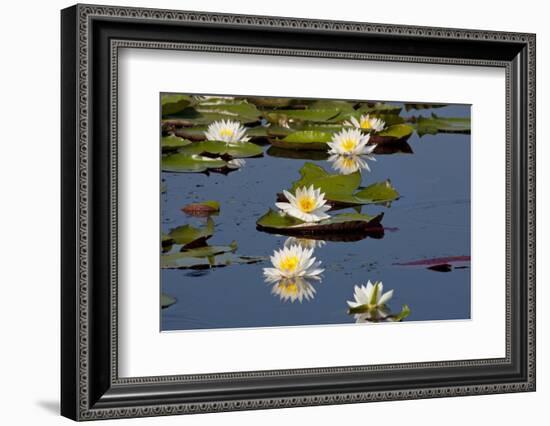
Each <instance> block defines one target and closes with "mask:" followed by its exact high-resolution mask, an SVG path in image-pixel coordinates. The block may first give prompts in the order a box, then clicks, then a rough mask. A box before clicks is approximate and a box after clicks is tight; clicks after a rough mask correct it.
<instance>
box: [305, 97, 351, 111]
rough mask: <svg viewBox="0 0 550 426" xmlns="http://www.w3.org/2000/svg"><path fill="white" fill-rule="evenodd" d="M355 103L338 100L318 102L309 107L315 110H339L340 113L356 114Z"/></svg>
mask: <svg viewBox="0 0 550 426" xmlns="http://www.w3.org/2000/svg"><path fill="white" fill-rule="evenodd" d="M353 106H354V102H350V101H337V100H324V99H320V100H316V101H313V102H312V103H311V104H310V105H309V109H313V110H338V111H339V112H340V113H345V112H354V111H355V109H354V108H353Z"/></svg>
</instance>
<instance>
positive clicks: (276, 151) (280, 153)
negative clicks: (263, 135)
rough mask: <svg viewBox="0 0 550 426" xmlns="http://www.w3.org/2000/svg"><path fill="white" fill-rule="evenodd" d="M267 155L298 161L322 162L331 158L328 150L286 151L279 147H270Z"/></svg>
mask: <svg viewBox="0 0 550 426" xmlns="http://www.w3.org/2000/svg"><path fill="white" fill-rule="evenodd" d="M266 153H267V155H269V156H271V157H277V158H292V159H298V160H315V161H321V160H326V159H328V158H329V156H330V155H329V153H328V151H327V150H322V151H321V150H312V149H285V148H280V147H277V146H273V145H272V146H270V147H269V148H268V150H267V151H266Z"/></svg>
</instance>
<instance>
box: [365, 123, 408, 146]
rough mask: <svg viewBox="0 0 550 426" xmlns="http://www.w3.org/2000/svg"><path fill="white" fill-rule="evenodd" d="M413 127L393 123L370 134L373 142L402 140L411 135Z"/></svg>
mask: <svg viewBox="0 0 550 426" xmlns="http://www.w3.org/2000/svg"><path fill="white" fill-rule="evenodd" d="M413 131H414V128H413V127H412V126H410V125H408V124H394V125H393V126H389V127H387V128H385V129H384V130H382V131H381V132H379V133H376V134H375V135H372V136H371V141H372V142H373V143H385V142H390V141H404V140H406V139H408V138H409V136H411V135H412V133H413Z"/></svg>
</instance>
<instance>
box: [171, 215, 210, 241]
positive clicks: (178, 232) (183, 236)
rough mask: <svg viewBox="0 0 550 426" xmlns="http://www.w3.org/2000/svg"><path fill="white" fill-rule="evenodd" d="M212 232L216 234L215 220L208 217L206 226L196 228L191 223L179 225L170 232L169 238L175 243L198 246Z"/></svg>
mask: <svg viewBox="0 0 550 426" xmlns="http://www.w3.org/2000/svg"><path fill="white" fill-rule="evenodd" d="M212 234H214V221H213V220H212V219H210V218H208V221H207V222H206V226H205V227H204V228H195V227H194V226H191V225H183V226H178V227H177V228H174V229H172V230H171V231H170V232H169V233H168V235H167V238H168V239H170V240H172V242H173V243H174V244H181V245H184V246H187V247H190V246H197V244H198V243H204V242H205V241H206V240H207V239H209V238H210V237H211V236H212ZM201 245H204V244H201Z"/></svg>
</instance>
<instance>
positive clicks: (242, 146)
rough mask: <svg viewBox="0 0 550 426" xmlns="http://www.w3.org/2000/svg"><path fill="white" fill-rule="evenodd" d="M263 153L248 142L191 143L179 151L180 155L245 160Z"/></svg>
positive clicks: (261, 149) (260, 148)
mask: <svg viewBox="0 0 550 426" xmlns="http://www.w3.org/2000/svg"><path fill="white" fill-rule="evenodd" d="M263 152H264V150H263V148H262V147H261V146H258V145H256V144H253V143H250V142H231V143H228V142H220V141H202V142H193V143H192V144H190V145H187V146H184V147H182V148H181V149H180V150H179V153H180V154H182V155H200V154H210V155H219V156H224V157H231V158H247V157H256V156H259V155H262V154H263Z"/></svg>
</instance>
